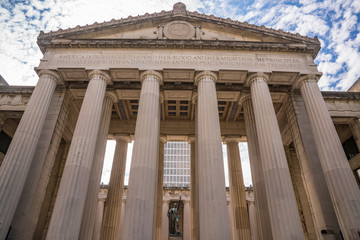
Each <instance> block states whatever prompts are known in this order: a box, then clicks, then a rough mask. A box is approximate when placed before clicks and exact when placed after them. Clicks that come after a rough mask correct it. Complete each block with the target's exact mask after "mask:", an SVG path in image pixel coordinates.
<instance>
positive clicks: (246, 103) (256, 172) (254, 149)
mask: <svg viewBox="0 0 360 240" xmlns="http://www.w3.org/2000/svg"><path fill="white" fill-rule="evenodd" d="M239 104H242V106H243V108H244V117H245V125H246V137H247V141H248V151H249V158H250V165H251V177H252V180H253V181H252V182H253V185H254V198H255V202H256V205H255V207H256V210H257V211H256V212H257V216H258V219H259V222H258V224H259V235H260V236H259V238H260V239H267V240H271V239H273V238H272V233H271V225H270V215H269V206H268V202H267V200H266V190H265V182H264V173H263V169H262V165H261V157H260V149H259V141H258V136H257V133H256V125H255V116H254V110H253V107H252V103H251V97H250V94H247V95H244V96H243V97H241V99H240V102H239Z"/></svg>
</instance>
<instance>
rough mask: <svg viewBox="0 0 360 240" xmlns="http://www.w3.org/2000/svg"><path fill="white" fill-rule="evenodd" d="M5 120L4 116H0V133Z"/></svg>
mask: <svg viewBox="0 0 360 240" xmlns="http://www.w3.org/2000/svg"><path fill="white" fill-rule="evenodd" d="M6 119H7V117H6V116H5V115H4V114H0V131H1V128H2V126H3V125H4V123H5V121H6Z"/></svg>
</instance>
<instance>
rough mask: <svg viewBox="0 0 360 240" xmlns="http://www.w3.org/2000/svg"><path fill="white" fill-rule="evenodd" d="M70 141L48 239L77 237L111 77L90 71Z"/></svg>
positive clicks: (97, 71) (100, 72) (96, 71)
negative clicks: (107, 87) (107, 85)
mask: <svg viewBox="0 0 360 240" xmlns="http://www.w3.org/2000/svg"><path fill="white" fill-rule="evenodd" d="M89 77H90V82H89V85H88V87H87V89H86V93H85V97H84V101H83V103H82V106H81V110H80V113H79V117H78V120H77V123H76V127H75V130H74V135H73V138H72V141H71V145H70V150H69V154H68V157H67V159H66V164H65V168H64V173H63V176H62V181H61V183H60V187H59V191H58V195H57V198H56V202H55V206H54V211H53V214H52V217H51V221H50V225H49V231H48V234H47V239H49V240H50V239H57V240H59V239H78V238H79V233H80V227H81V221H82V216H83V212H84V207H85V200H86V194H87V190H88V186H89V181H90V174H91V168H92V165H93V159H94V153H95V147H96V140H97V136H98V133H99V128H100V120H101V113H102V107H103V102H104V96H105V89H106V84H107V82H110V77H109V76H108V75H107V74H106V73H104V72H102V71H99V70H94V71H91V72H90V74H89Z"/></svg>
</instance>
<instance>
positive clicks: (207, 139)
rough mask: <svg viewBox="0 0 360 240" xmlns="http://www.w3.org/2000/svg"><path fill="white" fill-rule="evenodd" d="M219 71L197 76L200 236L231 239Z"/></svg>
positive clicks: (206, 72)
mask: <svg viewBox="0 0 360 240" xmlns="http://www.w3.org/2000/svg"><path fill="white" fill-rule="evenodd" d="M216 79H217V76H216V74H214V73H212V72H209V71H204V72H201V73H199V74H198V75H197V76H196V77H195V83H197V85H198V104H197V115H196V118H197V119H198V122H197V124H196V126H197V131H196V133H197V136H196V138H197V141H198V145H197V150H198V152H197V157H196V160H197V172H196V173H197V180H198V182H197V184H198V189H199V190H198V192H197V193H198V199H197V200H198V201H199V205H198V206H199V225H198V227H199V231H200V239H207V240H215V239H216V240H218V239H223V240H229V239H230V223H229V217H228V213H227V205H226V192H225V176H224V162H223V157H222V155H223V153H222V146H221V135H220V123H219V114H218V105H217V98H216V89H215V82H216Z"/></svg>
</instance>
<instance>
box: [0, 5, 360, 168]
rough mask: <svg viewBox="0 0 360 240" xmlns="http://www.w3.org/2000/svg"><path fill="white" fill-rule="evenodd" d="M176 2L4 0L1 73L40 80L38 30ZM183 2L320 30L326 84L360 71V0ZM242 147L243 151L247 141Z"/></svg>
mask: <svg viewBox="0 0 360 240" xmlns="http://www.w3.org/2000/svg"><path fill="white" fill-rule="evenodd" d="M175 2H177V1H176V0H132V1H128V0H127V1H125V0H106V1H104V0H28V1H27V0H23V1H14V0H0V74H1V75H2V76H3V77H4V78H5V79H6V81H8V83H9V84H11V85H35V84H36V81H37V77H36V75H35V72H34V71H33V68H34V67H35V66H37V65H38V64H39V60H40V58H41V57H42V54H41V52H40V50H39V48H38V46H37V44H36V37H37V35H38V34H39V32H40V30H43V31H44V32H49V31H54V30H57V29H59V28H62V29H66V28H69V27H75V26H76V25H86V24H92V23H94V22H103V21H110V20H111V19H113V18H114V19H119V18H125V17H128V16H129V15H133V16H134V15H139V14H140V15H141V14H145V13H146V12H148V13H153V12H160V11H161V10H171V9H172V6H173V5H174V3H175ZM183 2H184V3H185V4H186V5H187V9H188V10H190V11H198V12H201V13H205V14H209V15H210V14H214V15H215V16H218V17H224V18H228V17H230V18H231V19H233V20H239V21H247V22H248V23H251V24H256V25H265V26H266V27H270V28H274V29H283V30H284V31H290V32H293V33H300V34H302V35H307V36H310V37H314V36H318V37H319V39H320V41H321V46H322V49H321V51H320V53H319V54H318V56H317V58H316V59H315V62H316V63H317V64H318V67H319V70H320V71H321V72H323V76H322V78H321V79H320V81H319V86H320V87H321V89H323V90H339V91H346V90H347V89H348V88H349V87H350V86H351V85H352V83H353V82H355V81H356V80H357V79H358V78H359V77H360V34H359V30H360V24H359V21H360V13H359V12H360V1H359V0H337V1H332V0H325V1H315V0H298V1H296V0H289V1H284V0H277V1H268V0H259V1H250V0H237V1H236V0H183ZM274 2H276V3H275V4H274ZM111 144H112V145H114V144H113V143H109V146H110V145H111ZM112 148H113V147H112ZM241 148H242V152H244V151H245V150H244V146H242V147H241ZM109 149H110V148H109ZM109 151H110V150H109ZM244 158H246V157H244ZM110 165H111V163H110Z"/></svg>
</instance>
